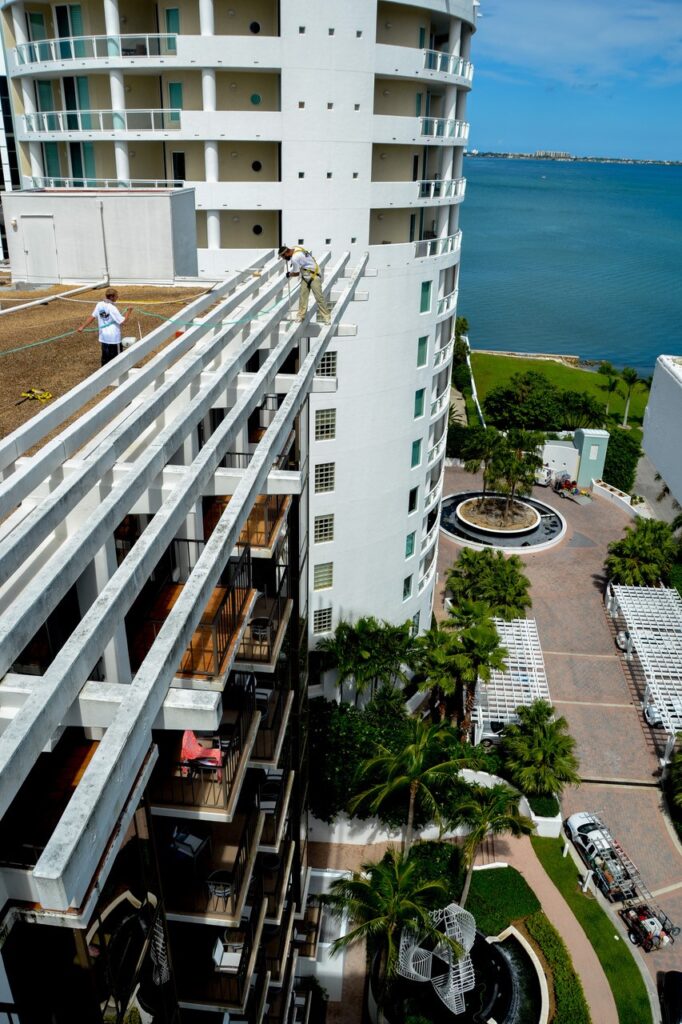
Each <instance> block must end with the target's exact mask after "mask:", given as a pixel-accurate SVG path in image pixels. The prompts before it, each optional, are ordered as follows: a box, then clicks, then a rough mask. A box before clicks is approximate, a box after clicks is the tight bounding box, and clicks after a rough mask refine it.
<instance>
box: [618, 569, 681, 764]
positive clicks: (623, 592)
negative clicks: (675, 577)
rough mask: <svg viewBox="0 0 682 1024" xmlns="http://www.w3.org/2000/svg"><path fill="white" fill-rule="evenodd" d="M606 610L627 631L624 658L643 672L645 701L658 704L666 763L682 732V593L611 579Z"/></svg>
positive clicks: (666, 588) (645, 702)
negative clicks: (635, 585) (633, 585)
mask: <svg viewBox="0 0 682 1024" xmlns="http://www.w3.org/2000/svg"><path fill="white" fill-rule="evenodd" d="M606 609H607V611H608V612H609V614H610V615H611V618H612V619H614V620H616V621H620V622H622V625H623V629H624V630H625V631H626V633H627V636H626V643H625V657H626V658H627V659H628V661H630V660H632V657H633V655H636V656H637V658H638V660H639V663H640V665H641V666H642V670H643V672H644V679H645V686H644V704H645V705H646V704H655V706H656V708H657V709H658V711H659V714H660V716H661V721H662V722H663V727H664V729H665V731H666V732H667V734H668V738H667V741H666V746H665V753H664V755H663V762H664V763H667V761H668V760H669V759H670V755H671V754H672V752H673V749H674V747H675V737H676V735H677V733H678V732H680V731H681V730H682V597H680V595H679V593H678V592H677V590H673V589H671V588H668V587H626V586H622V585H619V584H614V583H609V585H608V587H607V591H606Z"/></svg>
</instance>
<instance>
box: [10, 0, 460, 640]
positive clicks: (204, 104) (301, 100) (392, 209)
mask: <svg viewBox="0 0 682 1024" xmlns="http://www.w3.org/2000/svg"><path fill="white" fill-rule="evenodd" d="M475 6H476V5H475V3H474V2H472V0H424V2H415V3H412V4H405V3H398V2H395V0H349V2H347V3H345V4H337V3H332V2H331V0H322V2H319V3H317V4H315V5H314V6H310V5H308V6H307V7H306V6H305V5H303V6H302V5H300V4H296V3H293V2H290V0H280V2H278V0H227V2H226V3H222V2H220V3H218V2H216V0H178V2H177V3H175V4H174V5H173V6H165V5H160V4H155V3H151V2H137V3H132V2H131V0H85V2H83V3H81V4H69V5H57V6H50V5H47V4H41V3H24V2H21V0H19V2H16V3H7V4H5V5H4V8H3V11H2V25H3V36H4V41H5V49H6V56H7V67H8V75H9V80H10V92H11V98H12V103H13V109H14V111H15V126H16V137H17V143H18V147H19V156H20V164H21V173H22V177H23V184H24V187H34V188H60V189H61V188H75V187H80V188H103V187H106V188H109V187H123V188H130V187H132V188H152V187H168V186H172V185H174V184H177V183H182V184H186V185H190V186H193V187H194V188H195V190H196V216H197V242H198V249H199V267H200V272H201V273H202V274H203V275H205V276H206V277H213V278H220V277H221V276H223V275H224V274H225V273H226V272H229V271H231V270H234V269H237V268H241V267H243V266H246V265H248V263H249V262H251V260H252V259H253V258H254V256H257V255H258V254H259V251H260V252H262V251H263V250H268V249H270V250H271V249H272V248H274V247H277V246H278V245H280V244H281V243H282V242H286V243H287V244H289V245H292V246H295V245H301V246H304V247H305V248H308V249H310V250H312V252H313V253H314V254H315V255H316V256H318V257H320V256H321V255H322V254H323V253H325V252H330V253H331V256H332V259H333V258H334V257H336V256H338V255H339V254H340V253H342V252H344V251H350V253H351V261H350V265H351V267H352V265H353V263H354V262H357V261H358V260H359V259H360V257H361V256H362V255H363V254H364V253H368V254H369V259H368V264H367V270H366V274H365V278H364V280H363V289H364V296H363V297H364V299H365V301H364V302H362V303H359V304H358V306H357V309H358V313H357V316H355V315H354V322H356V323H357V330H356V331H354V332H351V331H348V332H347V333H344V331H343V330H341V331H339V333H338V335H337V337H335V338H334V339H333V342H332V343H331V344H330V346H329V349H328V351H327V354H326V356H325V358H324V360H323V364H322V366H321V368H320V374H321V375H323V376H326V377H327V378H328V385H327V387H328V390H326V391H323V390H321V388H322V385H321V386H320V388H319V389H318V390H317V391H316V393H315V394H314V395H313V396H312V397H311V403H310V480H311V488H310V502H309V523H308V532H309V544H310V547H309V568H310V573H309V576H310V600H309V612H310V615H309V623H310V627H309V628H310V634H311V635H310V640H311V642H312V643H314V642H315V641H316V640H317V639H318V638H319V637H320V636H323V635H325V634H327V633H328V632H329V631H330V630H332V629H333V628H334V627H335V625H336V624H337V623H338V622H339V621H340V619H342V618H354V617H357V616H359V615H362V614H369V613H371V614H375V615H377V616H379V617H382V618H386V619H389V620H391V621H393V622H401V621H406V620H411V621H412V623H413V624H414V627H415V629H419V628H428V625H429V622H430V615H431V607H432V602H433V593H434V587H435V574H436V560H437V559H436V555H437V545H438V517H439V507H440V498H441V489H442V479H443V467H444V458H445V443H446V433H447V423H448V411H449V391H450V364H451V358H452V348H453V335H454V318H455V315H456V309H457V292H458V278H459V258H460V249H461V233H460V231H459V226H458V220H459V205H460V203H461V201H462V200H463V198H464V193H465V180H464V177H463V166H462V165H463V153H464V147H465V145H466V143H467V139H468V133H469V126H468V124H467V122H466V115H465V107H466V100H467V95H468V92H469V90H470V88H471V83H472V77H473V68H472V65H471V63H470V59H469V58H470V46H471V37H472V33H473V31H474V22H475ZM333 298H334V293H332V299H333Z"/></svg>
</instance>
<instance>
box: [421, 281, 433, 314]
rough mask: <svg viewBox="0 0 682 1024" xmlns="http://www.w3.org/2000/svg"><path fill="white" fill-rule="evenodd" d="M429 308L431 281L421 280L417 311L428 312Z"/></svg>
mask: <svg viewBox="0 0 682 1024" xmlns="http://www.w3.org/2000/svg"><path fill="white" fill-rule="evenodd" d="M430 309H431V282H430V281H422V291H421V297H420V300H419V312H420V313H428V312H429V310H430Z"/></svg>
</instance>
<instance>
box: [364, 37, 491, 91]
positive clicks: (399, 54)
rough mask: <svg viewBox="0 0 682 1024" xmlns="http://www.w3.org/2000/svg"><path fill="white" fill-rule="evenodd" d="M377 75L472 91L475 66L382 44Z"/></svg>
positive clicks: (437, 53)
mask: <svg viewBox="0 0 682 1024" xmlns="http://www.w3.org/2000/svg"><path fill="white" fill-rule="evenodd" d="M374 71H375V73H376V74H377V75H381V76H382V77H386V78H411V79H413V78H417V79H419V80H420V81H427V82H445V83H447V84H450V85H459V86H461V87H462V88H466V89H470V88H471V83H472V80H473V76H474V68H473V64H471V63H470V62H469V61H466V60H462V58H461V57H456V56H453V55H451V54H448V53H441V52H440V51H439V50H422V49H418V48H417V47H411V46H391V45H388V44H386V43H379V44H377V46H376V48H375V61H374Z"/></svg>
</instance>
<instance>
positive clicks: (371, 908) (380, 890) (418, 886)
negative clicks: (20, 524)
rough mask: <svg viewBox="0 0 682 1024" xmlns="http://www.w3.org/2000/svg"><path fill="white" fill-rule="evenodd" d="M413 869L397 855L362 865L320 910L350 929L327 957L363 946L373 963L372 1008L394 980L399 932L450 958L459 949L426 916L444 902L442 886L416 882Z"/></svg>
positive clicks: (334, 886)
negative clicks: (444, 949) (446, 949)
mask: <svg viewBox="0 0 682 1024" xmlns="http://www.w3.org/2000/svg"><path fill="white" fill-rule="evenodd" d="M416 871H417V863H416V861H411V860H409V859H408V858H407V857H405V856H404V855H403V854H401V853H399V852H398V851H397V850H391V851H389V852H388V853H387V854H386V856H385V857H384V858H383V860H381V861H379V862H378V863H374V864H363V865H362V872H357V871H356V872H353V874H352V875H351V876H350V878H348V877H346V878H339V879H337V880H336V881H335V882H332V884H331V887H330V890H329V893H328V894H327V895H326V896H324V897H323V901H324V905H325V906H326V907H327V908H328V909H329V911H330V912H331V914H332V915H333V916H334V917H336V918H342V917H343V916H344V915H347V916H348V918H349V920H350V924H351V928H350V930H349V931H347V932H346V934H345V935H342V936H341V937H340V938H339V939H337V940H336V941H335V942H334V943H333V944H332V947H331V949H332V953H333V954H335V953H338V952H340V951H341V950H342V949H346V948H347V947H349V946H354V945H356V943H358V942H363V941H366V942H367V959H368V961H369V963H370V964H371V963H372V962H373V961H374V960H375V957H376V958H378V965H377V975H378V993H377V1003H378V1005H379V1008H380V1010H381V1009H382V1008H383V1006H384V1004H385V1001H386V995H387V990H388V986H389V985H390V982H391V980H392V979H393V978H394V977H395V973H396V967H397V963H398V949H399V942H400V933H401V932H402V930H403V929H404V928H408V929H410V931H414V932H417V933H418V934H420V935H422V936H424V937H427V938H430V939H432V940H433V942H434V944H441V945H443V944H446V945H449V946H450V948H451V949H452V952H453V953H454V955H455V956H458V955H460V953H461V949H460V947H459V946H458V944H457V943H456V942H454V941H453V940H451V939H448V938H447V936H445V935H444V933H443V932H442V931H440V930H439V929H437V928H436V927H435V925H434V924H433V921H432V919H431V917H430V914H429V911H430V910H432V909H435V908H436V907H438V906H442V905H443V904H444V903H446V902H447V886H446V885H445V883H444V882H441V881H434V882H421V883H420V882H419V881H418V878H417V875H416Z"/></svg>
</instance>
